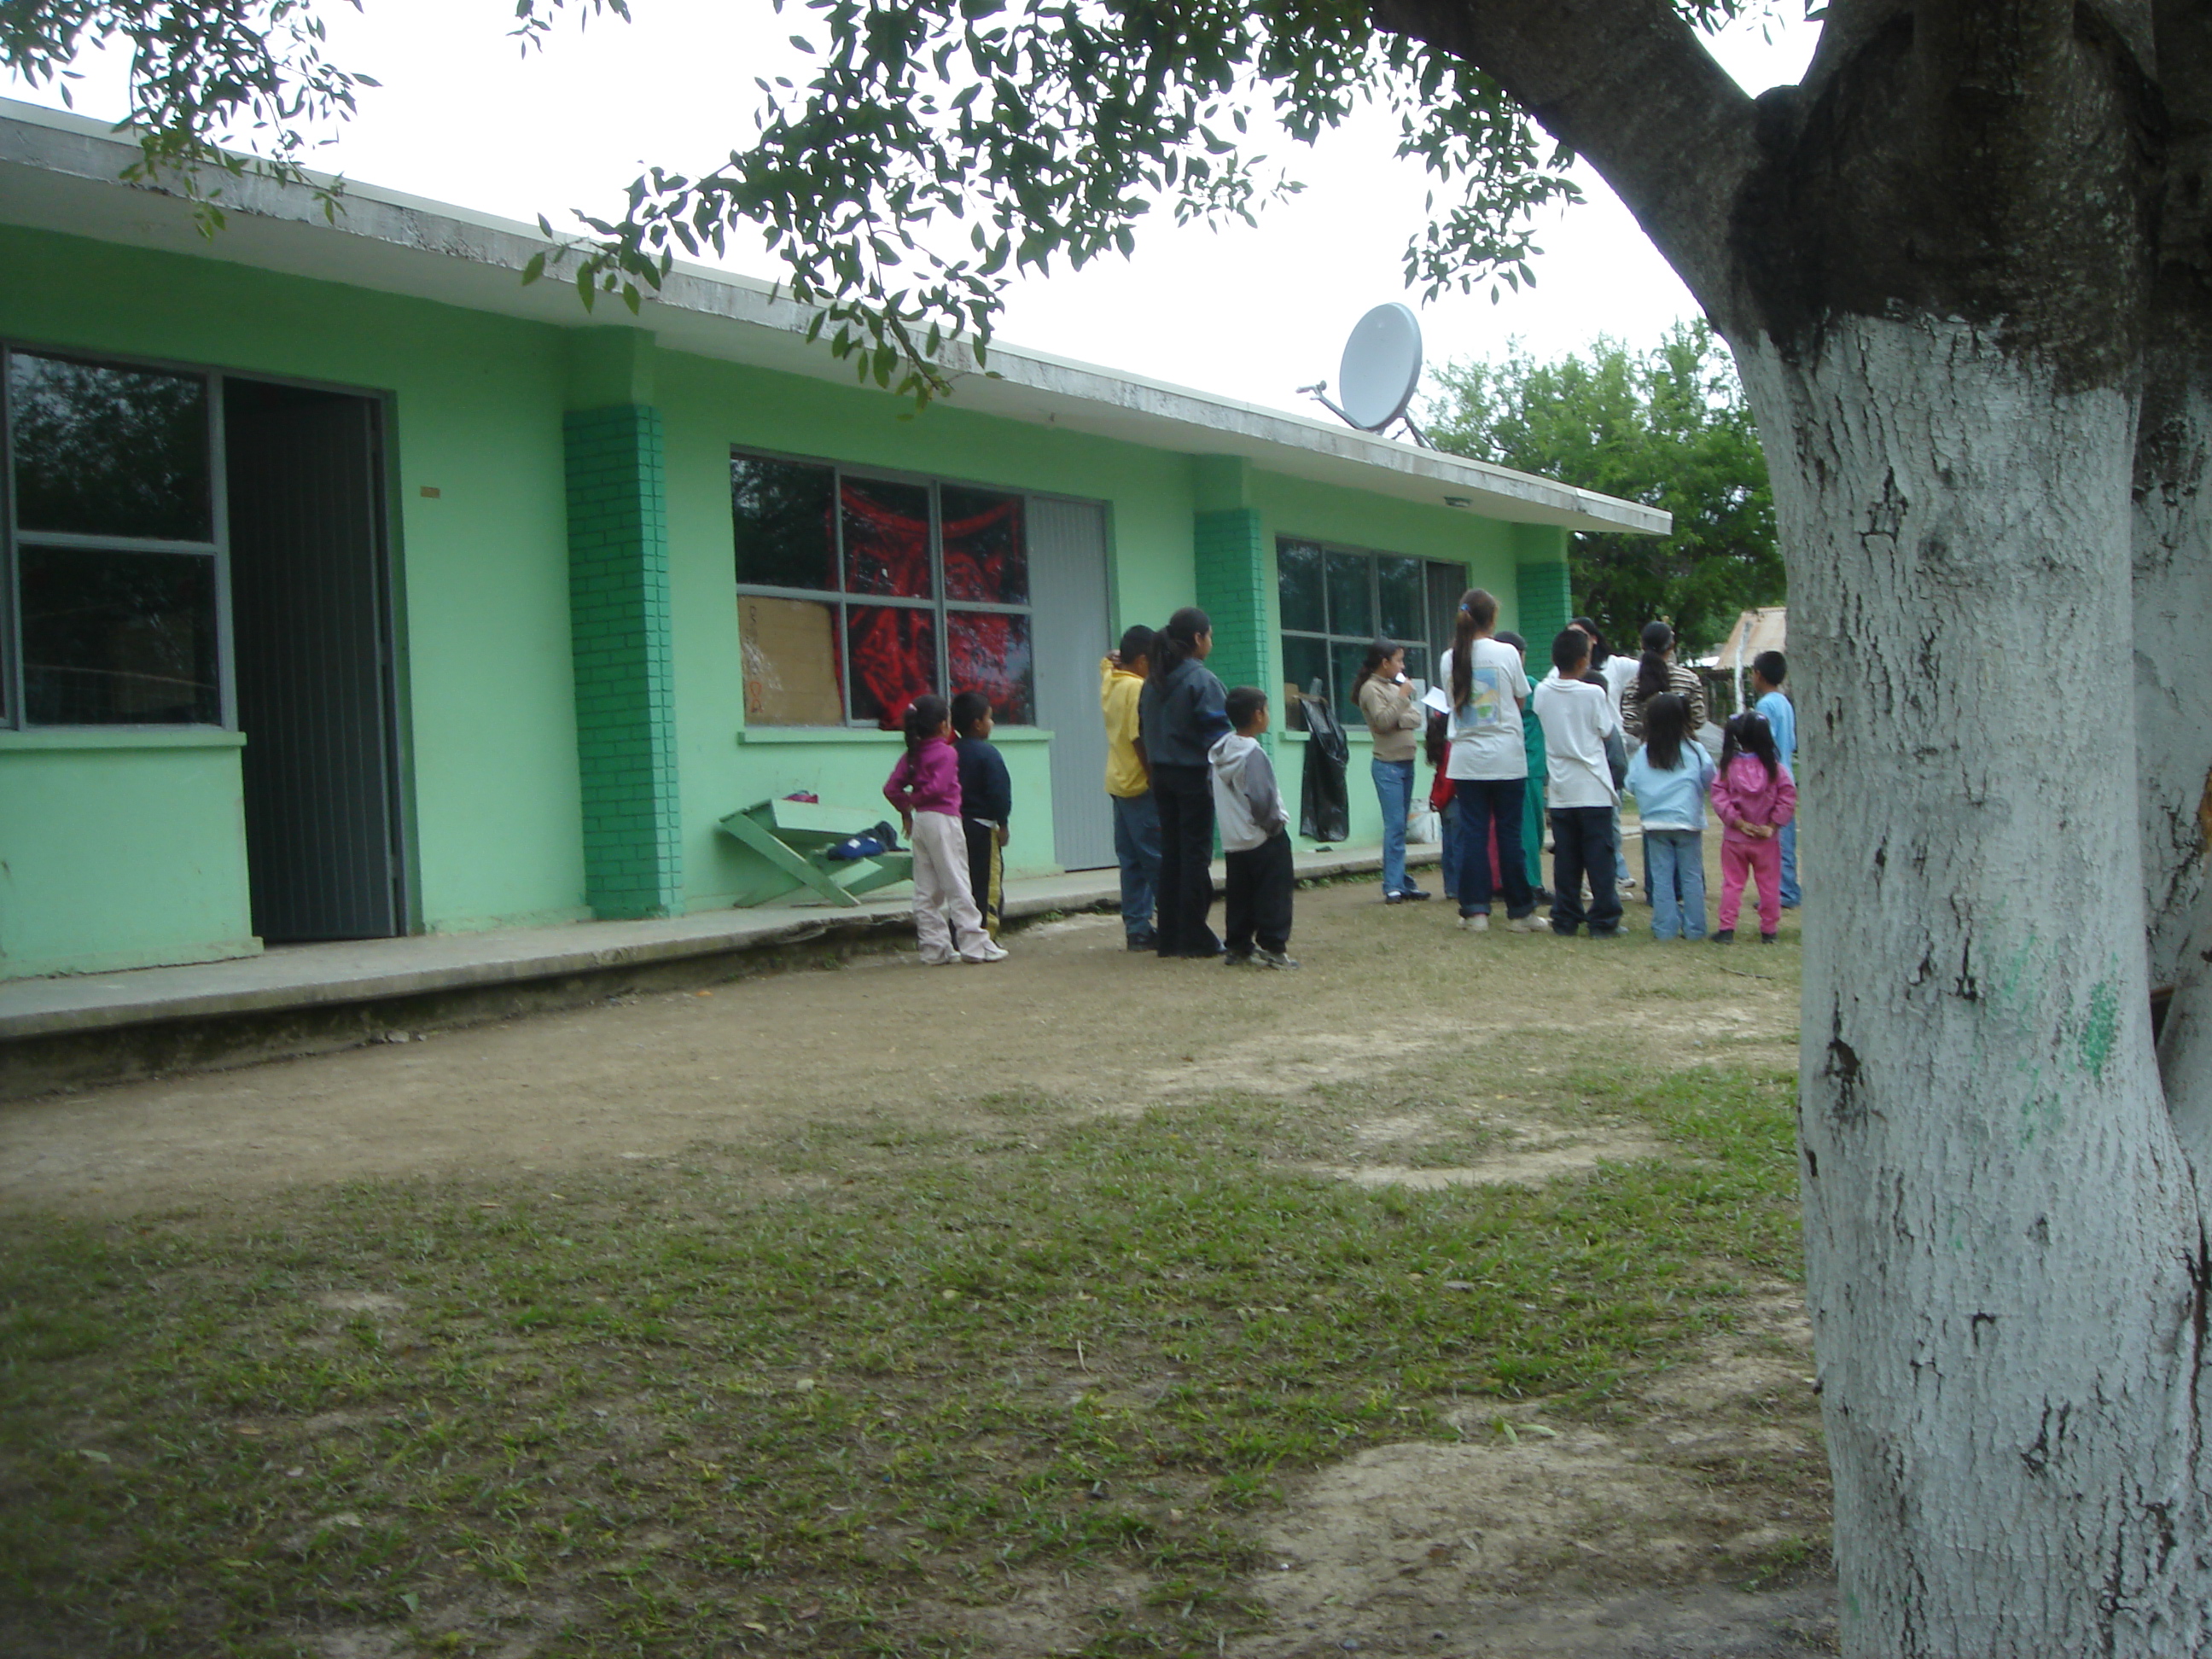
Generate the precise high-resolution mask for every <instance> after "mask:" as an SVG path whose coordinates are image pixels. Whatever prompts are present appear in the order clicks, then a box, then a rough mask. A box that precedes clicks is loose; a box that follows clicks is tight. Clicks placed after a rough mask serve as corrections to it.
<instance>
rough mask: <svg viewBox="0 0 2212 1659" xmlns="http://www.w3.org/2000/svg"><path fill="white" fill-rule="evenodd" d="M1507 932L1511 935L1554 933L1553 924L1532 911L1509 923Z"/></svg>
mask: <svg viewBox="0 0 2212 1659" xmlns="http://www.w3.org/2000/svg"><path fill="white" fill-rule="evenodd" d="M1505 931H1506V932H1507V933H1550V932H1551V931H1552V924H1551V923H1550V922H1548V921H1545V920H1544V919H1543V917H1541V916H1540V915H1537V914H1536V913H1535V912H1534V911H1533V910H1532V911H1530V912H1529V913H1528V915H1525V916H1522V917H1519V918H1518V919H1516V920H1515V921H1509V922H1507V923H1506V924H1505Z"/></svg>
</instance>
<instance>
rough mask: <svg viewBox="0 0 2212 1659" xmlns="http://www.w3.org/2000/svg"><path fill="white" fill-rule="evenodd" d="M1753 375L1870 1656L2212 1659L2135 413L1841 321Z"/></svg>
mask: <svg viewBox="0 0 2212 1659" xmlns="http://www.w3.org/2000/svg"><path fill="white" fill-rule="evenodd" d="M1732 343H1734V344H1735V347H1736V356H1737V360H1738V362H1739V365H1740V366H1741V369H1742V371H1743V374H1744V379H1745V383H1746V386H1747V389H1748V392H1749V394H1750V397H1751V401H1752V404H1753V409H1754V410H1755V411H1756V412H1757V414H1758V416H1759V423H1760V428H1761V431H1762V434H1763V435H1764V437H1765V443H1766V447H1767V454H1768V457H1769V459H1770V463H1771V467H1772V471H1773V477H1774V486H1775V495H1776V501H1777V506H1778V510H1779V514H1780V520H1781V526H1782V532H1783V539H1784V547H1785V550H1786V553H1787V556H1788V560H1789V567H1790V647H1791V650H1790V668H1791V673H1792V678H1793V680H1794V682H1795V684H1794V690H1795V692H1796V696H1797V699H1798V702H1799V708H1800V711H1801V712H1800V714H1799V730H1800V732H1801V734H1802V735H1801V749H1800V754H1801V757H1802V763H1803V771H1804V776H1803V778H1802V781H1801V789H1802V802H1803V811H1804V816H1805V820H1806V826H1807V827H1806V831H1805V836H1804V840H1803V842H1802V848H1803V856H1804V859H1805V866H1806V887H1807V890H1808V891H1809V892H1812V893H1814V894H1815V895H1816V896H1817V898H1816V901H1815V902H1814V904H1813V905H1811V906H1809V907H1808V911H1807V914H1806V920H1805V940H1806V949H1805V990H1804V1030H1805V1041H1804V1044H1803V1049H1802V1061H1801V1065H1802V1077H1801V1102H1802V1103H1801V1108H1800V1114H1801V1119H1802V1123H1801V1130H1802V1177H1803V1188H1804V1194H1805V1233H1806V1246H1807V1271H1808V1281H1807V1291H1808V1299H1809V1301H1810V1304H1811V1307H1812V1313H1813V1320H1814V1334H1815V1341H1816V1346H1817V1351H1818V1357H1819V1365H1820V1382H1821V1385H1822V1396H1821V1398H1822V1407H1823V1412H1824V1416H1825V1421H1826V1429H1827V1433H1828V1436H1829V1440H1830V1458H1831V1463H1832V1468H1833V1472H1834V1475H1835V1482H1836V1536H1837V1556H1838V1571H1839V1573H1840V1575H1841V1580H1842V1591H1843V1608H1844V1634H1845V1648H1846V1651H1847V1652H1849V1653H1850V1654H1852V1655H1855V1656H1868V1659H1872V1656H1880V1659H1905V1656H1920V1655H1945V1656H1951V1655H1957V1656H1966V1655H1973V1656H2000V1655H2002V1656H2018V1659H2061V1656H2075V1655H2081V1656H2087V1655H2092V1654H2097V1655H2105V1654H2113V1655H2125V1656H2150V1655H2158V1656H2164V1655H2200V1654H2203V1653H2204V1652H2206V1651H2207V1650H2208V1648H2209V1647H2212V1526H2209V1525H2208V1518H2212V1517H2208V1510H2207V1503H2206V1498H2205V1494H2204V1493H2203V1490H2202V1486H2203V1477H2204V1475H2205V1473H2206V1471H2205V1469H2204V1468H2203V1415H2202V1413H2201V1411H2200V1408H2199V1405H2198V1401H2197V1385H2198V1381H2199V1375H2200V1368H2201V1366H2202V1364H2203V1350H2204V1346H2205V1345H2204V1329H2203V1315H2204V1305H2205V1304H2204V1297H2203V1279H2204V1275H2205V1268H2204V1242H2203V1232H2202V1229H2201V1226H2200V1218H2199V1210H2198V1206H2197V1200H2196V1197H2195V1194H2194V1190H2193V1188H2192V1185H2191V1177H2190V1172H2189V1169H2188V1166H2187V1164H2186V1161H2185V1158H2183V1156H2182V1152H2181V1148H2180V1146H2179V1144H2178V1142H2177V1140H2176V1139H2175V1136H2174V1133H2173V1131H2172V1127H2171V1125H2170V1124H2169V1122H2168V1120H2167V1116H2166V1109H2165V1104H2164V1101H2163V1099H2162V1097H2161V1095H2160V1085H2159V1078H2158V1075H2157V1071H2156V1066H2155V1064H2154V1057H2153V1054H2152V1048H2151V1042H2150V1036H2149V1030H2148V978H2147V974H2146V966H2145V949H2144V922H2143V918H2144V908H2143V886H2142V853H2141V840H2140V836H2139V834H2138V827H2137V826H2138V817H2137V811H2136V795H2135V789H2134V769H2133V767H2132V765H2131V758H2132V756H2133V753H2134V747H2133V744H2134V727H2135V683H2134V682H2135V676H2134V669H2133V654H2132V651H2131V637H2132V634H2133V629H2134V617H2133V616H2132V614H2131V602H2130V583H2129V571H2130V460H2131V455H2132V452H2133V447H2134V440H2135V422H2134V415H2135V410H2134V406H2133V403H2132V400H2131V398H2130V397H2129V396H2128V395H2126V394H2125V393H2124V392H2120V391H2117V390H2113V389H2111V388H2109V387H2106V388H2096V387H2091V388H2088V389H2075V388H2069V387H2068V386H2064V385H2063V384H2061V383H2060V381H2059V380H2058V378H2057V375H2056V374H2054V373H2052V372H2051V371H2048V370H2045V369H2043V368H2039V366H2038V365H2037V364H2036V363H2035V362H2033V361H2021V360H2019V359H2015V358H2012V357H2008V356H2007V355H2006V354H2005V353H2004V352H2003V351H2002V349H2000V346H1999V343H1998V341H1997V340H1996V338H1995V337H1993V336H1992V335H1990V334H1989V333H1985V332H1984V331H1979V330H1977V329H1976V328H1973V327H1971V326H1969V325H1965V324H1961V323H1948V322H1919V323H1915V322H1908V321H1892V320H1879V321H1877V320H1869V319H1842V320H1839V321H1836V322H1833V323H1832V324H1831V325H1830V327H1829V328H1828V330H1827V331H1826V335H1825V343H1824V345H1823V348H1822V349H1821V354H1820V356H1819V358H1818V359H1817V360H1816V361H1811V362H1787V361H1785V360H1784V357H1783V356H1781V355H1780V354H1779V353H1778V351H1776V349H1774V348H1773V346H1772V344H1771V342H1769V341H1767V340H1765V338H1763V337H1762V338H1756V339H1751V340H1744V341H1736V342H1732ZM2084 1586H2094V1587H2097V1588H2096V1589H2095V1592H2094V1593H2093V1594H2088V1595H2085V1594H2083V1587H2084Z"/></svg>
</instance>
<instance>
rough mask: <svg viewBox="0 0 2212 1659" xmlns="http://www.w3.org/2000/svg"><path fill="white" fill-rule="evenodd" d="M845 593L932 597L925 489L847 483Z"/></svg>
mask: <svg viewBox="0 0 2212 1659" xmlns="http://www.w3.org/2000/svg"><path fill="white" fill-rule="evenodd" d="M839 500H840V501H842V504H843V507H844V520H845V591H846V592H848V593H872V594H883V595H884V596H886V597H890V598H894V599H932V598H934V597H935V593H934V584H933V582H932V581H931V580H930V568H929V486H928V485H927V484H907V483H883V482H880V481H879V480H877V479H874V478H848V479H846V480H845V481H844V487H843V488H842V489H841V490H840V491H839Z"/></svg>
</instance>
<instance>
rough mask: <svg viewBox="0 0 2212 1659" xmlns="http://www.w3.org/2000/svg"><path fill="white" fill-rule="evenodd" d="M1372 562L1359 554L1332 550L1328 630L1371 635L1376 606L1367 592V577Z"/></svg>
mask: <svg viewBox="0 0 2212 1659" xmlns="http://www.w3.org/2000/svg"><path fill="white" fill-rule="evenodd" d="M1374 565H1375V562H1374V561H1373V560H1372V559H1370V558H1366V557H1364V556H1361V555H1360V554H1358V553H1332V554H1330V555H1329V556H1328V631H1329V632H1330V633H1332V634H1358V635H1364V636H1367V637H1370V638H1371V637H1372V636H1373V635H1374V633H1375V605H1374V603H1373V601H1372V599H1370V596H1369V594H1368V592H1367V577H1368V573H1369V571H1370V570H1371V569H1373V568H1374Z"/></svg>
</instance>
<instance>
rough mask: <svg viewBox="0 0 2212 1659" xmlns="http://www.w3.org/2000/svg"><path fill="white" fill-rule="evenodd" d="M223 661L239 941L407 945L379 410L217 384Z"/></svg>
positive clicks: (261, 387)
mask: <svg viewBox="0 0 2212 1659" xmlns="http://www.w3.org/2000/svg"><path fill="white" fill-rule="evenodd" d="M222 409H223V447H224V458H223V459H224V465H223V475H224V481H225V484H226V488H227V491H228V508H229V513H228V517H229V528H230V567H229V574H230V617H231V629H232V661H233V664H234V676H235V681H236V688H237V708H238V726H239V729H240V731H241V732H244V733H245V735H246V750H245V755H244V757H243V764H244V771H245V787H246V861H247V869H248V873H249V878H250V881H251V885H252V902H253V931H254V932H255V933H258V934H259V935H260V936H261V938H262V939H264V940H265V941H267V942H268V943H270V944H289V943H301V942H305V941H307V940H312V939H380V938H388V937H390V936H392V935H393V934H396V933H402V932H404V928H405V917H406V914H407V913H406V906H405V903H404V893H403V889H402V881H403V875H402V871H403V860H401V858H400V856H399V851H400V842H399V831H398V784H397V779H396V770H395V769H396V760H397V748H398V745H397V742H396V739H395V737H394V730H395V724H396V721H395V703H394V698H393V685H392V606H391V592H390V584H389V580H388V566H387V561H386V551H385V513H384V480H383V453H382V450H383V442H382V440H383V432H382V426H383V421H382V416H383V410H382V407H381V405H380V404H379V403H378V401H377V400H376V399H374V398H368V397H362V396H358V395H354V394H349V393H345V392H325V391H319V390H313V389H310V388H307V387H302V386H280V385H274V384H270V383H266V382H263V381H258V380H234V379H230V378H228V377H226V378H225V380H223V383H222Z"/></svg>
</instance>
